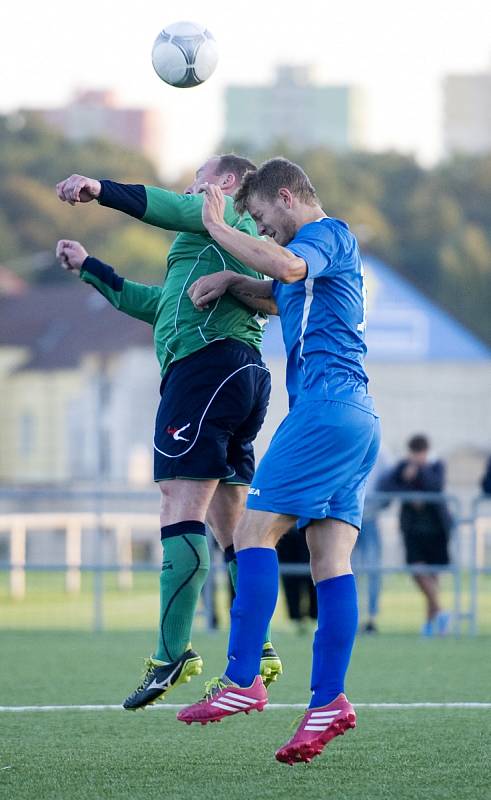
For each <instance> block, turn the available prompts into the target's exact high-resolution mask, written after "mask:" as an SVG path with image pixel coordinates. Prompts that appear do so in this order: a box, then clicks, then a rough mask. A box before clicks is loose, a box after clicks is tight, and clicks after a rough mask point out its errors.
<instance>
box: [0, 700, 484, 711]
mask: <svg viewBox="0 0 491 800" xmlns="http://www.w3.org/2000/svg"><path fill="white" fill-rule="evenodd" d="M147 708H148V709H149V710H150V711H152V710H153V711H177V710H178V709H180V708H185V706H184V705H176V704H172V703H159V704H158V705H154V706H147ZM284 708H290V709H295V708H300V709H304V708H305V703H270V704H269V705H267V706H266V710H267V711H277V710H280V709H284ZM355 708H373V709H379V710H381V711H385V710H386V709H387V710H389V709H395V710H397V709H411V708H477V709H491V703H465V702H462V703H355ZM122 710H123V706H109V705H107V706H103V705H101V706H89V705H86V706H77V705H72V706H0V713H1V712H13V713H21V712H25V711H122Z"/></svg>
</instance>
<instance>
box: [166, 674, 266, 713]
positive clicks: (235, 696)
mask: <svg viewBox="0 0 491 800" xmlns="http://www.w3.org/2000/svg"><path fill="white" fill-rule="evenodd" d="M267 702H268V693H267V691H266V689H265V687H264V683H263V681H262V678H261V676H260V675H256V677H255V678H254V682H253V683H252V685H251V686H248V687H246V688H243V687H242V686H235V684H233V683H232V684H226V683H224V682H223V681H222V680H221V678H213V679H212V680H211V681H208V683H207V684H206V685H205V696H204V697H203V699H202V700H200V701H199V703H194V704H193V705H192V706H186V708H183V709H182V710H181V711H179V713H178V715H177V719H178V720H179V721H180V722H185V723H186V724H187V725H191V723H192V722H200V723H201V724H202V725H206V723H207V722H220V720H221V719H223V717H231V716H232V714H239V713H240V712H241V711H244V712H245V713H246V714H248V713H249V711H253V710H254V709H255V710H256V711H262V710H263V708H264V706H265V705H266V703H267Z"/></svg>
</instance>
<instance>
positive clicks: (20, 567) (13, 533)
mask: <svg viewBox="0 0 491 800" xmlns="http://www.w3.org/2000/svg"><path fill="white" fill-rule="evenodd" d="M10 563H11V564H12V565H13V566H12V567H11V569H10V594H11V595H12V597H24V595H25V593H26V570H25V566H26V524H25V522H23V521H22V519H21V518H19V517H14V518H13V520H12V527H11V529H10Z"/></svg>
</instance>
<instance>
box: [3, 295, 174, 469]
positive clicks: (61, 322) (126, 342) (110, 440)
mask: <svg viewBox="0 0 491 800" xmlns="http://www.w3.org/2000/svg"><path fill="white" fill-rule="evenodd" d="M159 382H160V378H159V367H158V363H157V360H156V358H155V354H154V349H153V342H152V329H151V327H150V326H149V325H145V324H144V323H141V322H139V321H138V320H135V319H132V318H130V317H126V316H125V315H123V314H121V313H119V312H117V311H115V310H114V309H113V308H112V307H111V306H109V304H108V303H107V301H106V300H105V299H104V298H102V297H101V296H100V295H98V294H97V293H95V292H94V291H93V290H92V289H91V288H89V287H87V286H85V285H84V284H82V283H78V282H73V284H71V285H68V286H66V285H61V286H60V285H59V284H52V285H51V286H50V285H43V286H39V287H31V288H26V290H25V291H24V292H21V293H17V294H15V295H14V294H10V295H7V296H3V297H0V441H1V442H2V446H1V448H0V482H3V483H7V484H49V483H58V482H82V483H83V482H84V481H93V480H94V479H98V480H106V481H120V482H122V483H123V484H126V483H148V482H149V481H151V465H152V441H153V421H154V416H155V411H156V407H157V404H158V399H159V395H158V388H159Z"/></svg>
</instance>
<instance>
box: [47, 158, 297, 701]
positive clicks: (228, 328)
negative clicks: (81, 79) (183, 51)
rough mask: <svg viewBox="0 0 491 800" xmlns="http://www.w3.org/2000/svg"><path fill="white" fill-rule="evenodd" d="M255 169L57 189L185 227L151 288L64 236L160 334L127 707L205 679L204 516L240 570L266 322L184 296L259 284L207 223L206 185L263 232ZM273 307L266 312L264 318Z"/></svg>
mask: <svg viewBox="0 0 491 800" xmlns="http://www.w3.org/2000/svg"><path fill="white" fill-rule="evenodd" d="M250 169H252V170H254V169H255V167H254V165H253V164H252V163H251V162H250V161H248V160H247V159H245V158H241V157H240V156H236V155H224V156H213V157H212V158H210V159H208V161H206V162H205V163H204V164H203V165H202V166H201V167H200V168H199V169H198V171H197V173H196V176H195V179H194V181H193V183H192V184H191V185H190V186H188V188H187V189H186V191H185V193H184V194H182V195H181V194H176V193H174V192H170V191H166V190H165V189H159V188H155V187H152V186H143V185H125V184H121V183H115V182H113V181H107V180H96V179H94V178H87V177H85V176H82V175H72V176H71V177H69V178H67V179H66V180H64V181H61V182H60V183H59V184H58V185H57V193H58V197H59V198H60V199H61V200H63V201H65V202H68V203H70V204H71V205H75V204H77V203H87V202H91V201H93V200H97V201H98V202H99V203H100V205H103V206H109V207H110V208H114V209H117V210H119V211H123V212H125V213H127V214H130V215H131V216H134V217H137V218H138V219H141V220H142V221H143V222H146V223H148V224H150V225H156V226H158V227H161V228H165V229H167V230H175V231H179V233H178V235H177V237H176V238H175V240H174V243H173V245H172V247H171V249H170V251H169V255H168V260H167V273H166V276H165V280H164V284H163V286H145V285H144V284H140V283H135V282H134V281H129V280H127V279H125V278H122V277H120V276H119V275H116V273H115V272H114V270H113V269H112V267H110V266H108V265H107V264H104V263H103V262H101V261H99V260H98V259H97V258H93V257H90V256H89V255H88V253H87V251H86V250H85V249H84V248H83V247H82V246H81V245H80V244H79V243H78V242H73V241H68V240H62V241H61V242H59V243H58V250H57V254H58V257H59V258H60V260H61V262H62V264H63V266H65V267H66V268H68V269H70V270H72V271H74V272H76V273H78V274H79V275H80V277H81V279H82V280H83V281H85V282H86V283H89V284H91V285H92V286H94V287H95V288H96V289H97V290H98V291H99V292H101V294H103V295H104V297H106V298H107V299H108V300H109V302H110V303H112V305H113V306H115V307H116V308H118V309H119V310H120V311H123V312H125V313H127V314H129V315H130V316H133V317H137V318H138V319H141V320H143V321H145V322H148V323H149V324H151V325H152V326H153V331H154V341H155V349H156V353H157V358H158V360H159V363H160V368H161V375H162V383H161V401H160V405H159V409H158V412H157V418H156V424H155V439H154V480H155V481H156V482H157V483H158V485H159V488H160V493H161V509H160V524H161V529H160V535H161V540H162V545H163V551H164V560H163V564H162V572H161V576H160V617H159V629H158V636H157V645H156V649H155V651H154V653H153V654H152V655H151V657H150V658H148V659H147V660H146V662H145V674H144V677H143V679H142V681H141V683H140V684H139V685H138V686H137V688H136V689H135V691H134V692H132V693H131V694H130V695H129V697H127V699H126V700H125V701H124V707H125V708H127V709H136V708H142V707H143V706H146V705H148V704H149V703H153V702H155V700H157V699H161V698H163V696H164V695H165V694H166V693H167V692H168V691H169V689H171V688H172V687H173V686H176V685H178V684H179V683H183V682H185V681H188V680H189V679H190V677H191V676H192V675H195V674H199V673H200V672H201V668H202V660H201V657H200V656H199V655H198V654H197V653H196V652H195V651H194V650H193V649H192V647H191V643H190V639H191V627H192V622H193V618H194V614H195V610H196V606H197V603H198V600H199V596H200V592H201V589H202V587H203V584H204V582H205V580H206V577H207V574H208V570H209V562H210V557H209V553H208V546H207V541H206V536H205V520H206V521H208V522H209V524H210V526H211V528H212V529H213V532H214V535H215V537H216V539H217V541H218V542H219V544H220V545H221V547H222V549H224V550H225V553H226V554H227V558H228V563H229V570H230V575H231V578H232V581H234V582H235V577H236V571H237V562H236V559H235V553H234V549H233V544H232V533H233V530H234V528H235V526H236V525H237V523H238V521H239V519H240V517H241V515H242V514H243V511H244V502H245V498H246V495H247V489H248V486H249V484H250V481H251V478H252V475H253V473H254V450H253V446H252V442H253V440H254V439H255V437H256V434H257V432H258V431H259V429H260V427H261V425H262V423H263V420H264V417H265V414H266V408H267V405H268V400H269V393H270V376H269V371H268V370H267V368H266V367H265V365H264V364H263V361H262V359H261V354H260V347H261V342H262V335H263V328H264V325H265V323H266V321H267V316H266V314H265V313H263V312H262V311H259V312H254V313H252V312H251V310H250V309H248V308H246V306H245V305H244V304H243V303H241V302H240V301H238V300H237V299H236V298H235V297H233V296H231V295H228V296H227V297H225V298H223V299H221V300H217V301H216V302H214V303H213V304H212V305H211V307H210V310H209V312H208V313H207V314H206V315H203V314H201V313H199V312H198V311H197V310H196V309H195V308H194V306H193V304H192V302H191V301H190V299H189V298H188V296H187V294H186V289H187V288H188V286H189V285H190V283H191V282H192V281H193V280H195V279H196V278H198V277H199V276H200V275H208V274H210V273H213V272H216V271H220V270H225V269H230V270H232V271H234V272H235V273H237V274H239V273H240V274H243V275H249V276H256V277H257V275H258V273H256V272H255V271H254V270H251V269H250V268H248V267H246V266H244V265H243V264H242V263H241V262H240V260H239V259H236V258H234V257H233V256H231V255H230V254H229V253H227V252H226V251H225V250H223V248H221V247H220V246H219V245H218V244H217V243H215V242H213V240H212V239H211V237H210V236H209V234H208V231H207V230H206V228H205V227H204V225H203V222H202V216H201V212H202V206H203V196H202V195H199V194H198V193H197V187H198V186H199V185H200V184H201V182H202V181H203V180H206V181H208V182H209V183H211V184H217V185H218V186H220V188H221V190H222V191H223V192H224V194H225V196H226V200H225V215H226V219H227V221H228V223H229V224H230V225H231V226H232V227H235V228H237V230H240V231H241V232H242V233H243V234H244V236H249V237H251V238H253V237H256V236H257V228H256V225H255V223H254V221H253V220H252V219H251V217H250V215H249V214H244V215H240V214H238V213H237V212H236V211H235V210H234V207H233V202H232V195H233V194H234V193H235V191H236V189H237V187H238V186H239V184H240V181H241V178H242V176H243V175H244V173H245V171H246V170H250ZM267 310H268V309H267V308H266V306H265V311H267ZM269 638H270V635H269V629H268V632H267V634H266V633H265V642H264V647H263V653H262V662H261V674H262V675H263V676H264V679H265V682H266V683H269V682H271V680H275V679H276V677H277V675H278V674H280V673H281V671H282V668H281V662H280V660H279V658H278V656H277V654H276V652H275V651H274V649H273V647H272V645H271V643H270V641H269Z"/></svg>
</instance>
